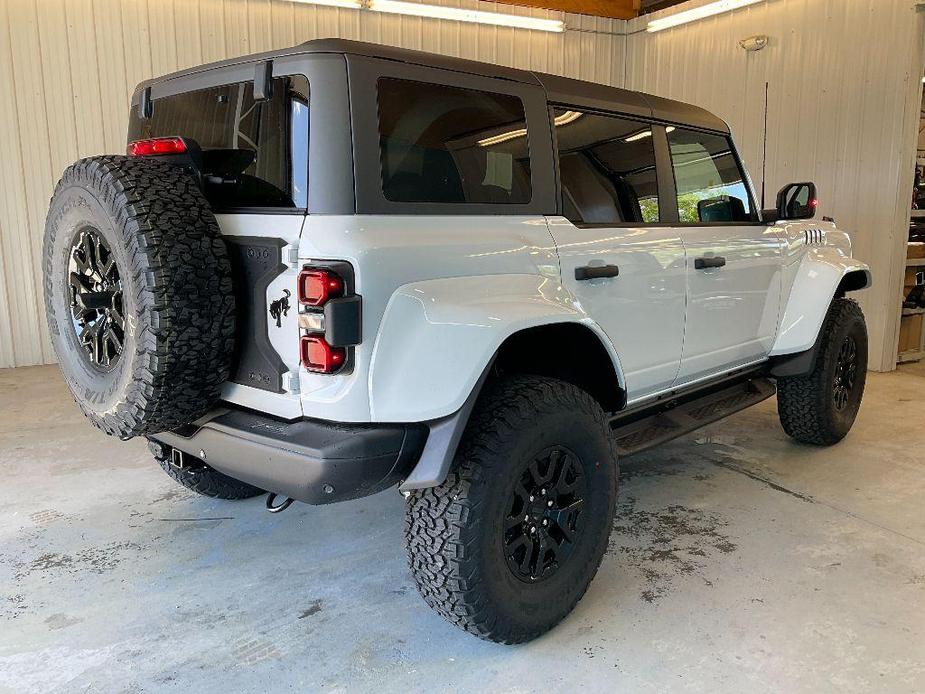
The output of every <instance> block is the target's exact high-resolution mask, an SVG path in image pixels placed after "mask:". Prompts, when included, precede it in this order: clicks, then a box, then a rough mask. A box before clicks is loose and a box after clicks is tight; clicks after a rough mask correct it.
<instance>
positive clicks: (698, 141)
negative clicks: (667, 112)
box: [666, 127, 753, 224]
mask: <svg viewBox="0 0 925 694" xmlns="http://www.w3.org/2000/svg"><path fill="white" fill-rule="evenodd" d="M666 130H667V131H668V144H669V146H670V148H671V161H672V164H673V166H674V177H675V184H676V185H677V188H678V215H679V217H680V220H681V221H682V222H686V223H694V224H696V223H701V222H706V223H709V222H746V221H751V220H752V219H753V213H752V205H751V201H750V200H749V196H748V191H747V190H746V188H745V183H744V180H743V177H742V172H741V171H740V170H739V165H738V163H737V162H736V159H735V156H734V155H733V153H732V145H731V144H730V142H729V140H728V138H725V137H722V136H720V135H711V134H709V133H701V132H696V131H693V130H685V129H683V128H672V127H668V128H666Z"/></svg>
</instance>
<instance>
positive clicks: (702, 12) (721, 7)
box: [646, 0, 761, 31]
mask: <svg viewBox="0 0 925 694" xmlns="http://www.w3.org/2000/svg"><path fill="white" fill-rule="evenodd" d="M760 1H761V0H716V2H711V3H708V4H706V5H701V6H700V7H695V8H693V9H691V10H684V11H683V12H678V13H677V14H672V15H669V16H667V17H659V18H658V19H653V20H652V21H651V22H649V24H648V25H647V26H646V31H661V30H662V29H670V28H671V27H676V26H678V25H680V24H687V23H688V22H695V21H697V20H698V19H703V18H704V17H712V16H713V15H715V14H722V13H723V12H730V11H732V10H737V9H739V8H740V7H746V6H747V5H754V4H755V3H756V2H760Z"/></svg>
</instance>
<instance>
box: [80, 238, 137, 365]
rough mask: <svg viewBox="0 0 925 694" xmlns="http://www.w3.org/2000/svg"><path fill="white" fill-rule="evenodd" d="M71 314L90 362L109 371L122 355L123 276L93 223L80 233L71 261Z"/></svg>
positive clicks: (123, 319) (123, 338) (123, 335)
mask: <svg viewBox="0 0 925 694" xmlns="http://www.w3.org/2000/svg"><path fill="white" fill-rule="evenodd" d="M68 286H69V287H70V306H71V318H72V322H73V326H74V330H75V332H76V333H77V340H78V342H79V343H80V345H81V347H83V351H84V353H85V355H86V357H87V359H88V360H89V361H90V364H91V365H92V366H94V367H95V368H97V369H101V370H104V371H108V370H109V369H111V368H113V367H114V366H115V364H116V362H117V361H118V359H119V357H120V356H121V355H122V349H123V347H124V343H125V315H124V313H123V309H122V278H121V277H120V275H119V267H118V265H116V259H115V256H114V255H113V253H112V250H111V249H110V248H109V245H108V244H107V243H106V241H105V240H104V239H103V237H102V236H101V235H100V233H99V231H97V230H96V229H94V228H92V227H88V228H85V229H82V230H81V231H79V232H78V233H77V235H76V236H75V238H74V242H73V244H72V245H71V252H70V259H69V262H68Z"/></svg>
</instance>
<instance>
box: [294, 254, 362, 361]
mask: <svg viewBox="0 0 925 694" xmlns="http://www.w3.org/2000/svg"><path fill="white" fill-rule="evenodd" d="M297 296H298V299H299V328H300V330H301V335H300V337H299V355H300V358H301V361H302V366H304V367H305V368H306V369H308V370H309V371H313V372H315V373H322V374H332V373H336V372H337V371H340V370H342V369H343V368H345V367H348V366H349V363H350V361H351V359H352V355H353V346H354V345H358V344H360V341H361V326H362V321H361V305H362V299H361V297H359V296H357V295H356V294H355V293H354V283H353V267H352V266H351V265H350V263H347V262H342V261H331V262H327V263H325V266H324V267H319V266H314V265H306V266H304V267H303V268H302V271H301V272H300V273H299V278H298V287H297Z"/></svg>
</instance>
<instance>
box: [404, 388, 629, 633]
mask: <svg viewBox="0 0 925 694" xmlns="http://www.w3.org/2000/svg"><path fill="white" fill-rule="evenodd" d="M616 491H617V460H616V452H615V448H614V444H613V439H612V436H611V434H610V427H609V425H608V422H607V419H606V417H605V415H604V412H603V411H602V410H601V408H600V406H599V405H598V404H597V402H596V401H595V400H594V399H593V398H591V396H590V395H588V394H587V393H585V392H584V391H582V390H580V389H579V388H576V387H575V386H572V385H570V384H568V383H564V382H562V381H557V380H553V379H548V378H538V377H534V376H518V377H513V378H508V379H505V380H502V381H499V382H496V383H494V384H493V385H491V386H489V389H488V391H487V392H486V393H484V394H483V396H482V397H481V398H480V400H479V403H478V405H477V407H476V411H475V412H474V413H473V416H472V418H471V420H470V422H469V424H468V426H467V429H466V434H465V436H464V438H463V441H462V443H461V444H460V448H459V452H458V453H457V457H456V461H455V465H454V469H453V471H452V472H451V473H450V475H449V477H448V478H447V480H446V481H445V482H444V483H443V484H442V485H440V486H438V487H434V488H432V489H422V490H418V491H415V492H413V493H412V494H411V495H410V496H409V497H408V499H407V507H406V520H405V540H406V545H407V551H408V562H409V565H410V568H411V572H412V574H413V575H414V580H415V582H416V583H417V586H418V590H419V591H420V593H421V595H422V596H423V598H424V600H425V601H426V602H427V604H428V605H430V607H431V608H433V609H434V611H436V612H437V613H438V614H440V615H441V616H442V617H443V618H444V619H446V620H447V621H449V622H451V623H453V624H456V625H457V626H459V627H460V628H462V629H464V630H465V631H468V632H470V633H472V634H475V635H476V636H478V637H480V638H483V639H486V640H490V641H496V642H500V643H521V642H524V641H529V640H531V639H534V638H536V637H537V636H539V635H541V634H543V633H544V632H546V631H548V630H549V629H551V628H552V627H553V626H555V625H556V624H558V623H559V622H560V621H561V620H562V619H563V618H565V616H566V615H568V614H569V612H571V611H572V609H573V608H574V607H575V605H576V604H577V602H578V601H579V600H580V599H581V597H582V596H583V595H584V593H585V591H586V590H587V588H588V585H589V584H590V582H591V579H593V578H594V575H595V574H596V573H597V569H598V567H599V566H600V563H601V559H602V558H603V556H604V550H605V549H606V547H607V541H608V537H609V536H610V529H611V525H612V519H613V514H614V504H615V500H616Z"/></svg>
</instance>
